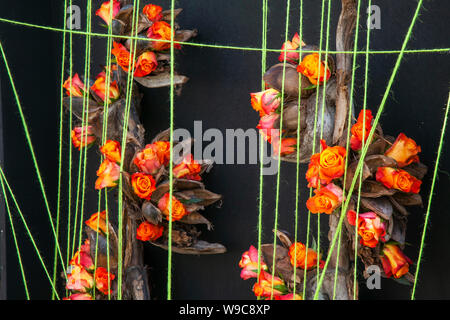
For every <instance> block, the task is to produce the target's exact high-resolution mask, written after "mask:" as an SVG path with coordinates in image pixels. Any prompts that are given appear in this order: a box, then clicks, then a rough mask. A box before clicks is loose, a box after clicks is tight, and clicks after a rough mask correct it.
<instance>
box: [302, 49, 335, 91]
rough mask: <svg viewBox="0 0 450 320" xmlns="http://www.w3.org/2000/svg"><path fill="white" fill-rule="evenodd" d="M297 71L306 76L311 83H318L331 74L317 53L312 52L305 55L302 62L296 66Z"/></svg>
mask: <svg viewBox="0 0 450 320" xmlns="http://www.w3.org/2000/svg"><path fill="white" fill-rule="evenodd" d="M319 67H320V76H319ZM297 72H300V73H301V74H303V75H304V76H306V77H307V78H308V80H309V82H311V83H312V84H313V85H316V84H318V83H319V84H320V83H322V82H323V81H324V79H326V80H328V79H329V78H330V76H331V73H330V70H329V69H328V66H325V63H324V62H322V61H321V60H320V57H319V54H318V53H312V54H308V55H307V56H305V57H304V58H303V60H302V62H301V63H300V64H299V65H298V66H297Z"/></svg>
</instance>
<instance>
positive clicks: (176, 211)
mask: <svg viewBox="0 0 450 320" xmlns="http://www.w3.org/2000/svg"><path fill="white" fill-rule="evenodd" d="M169 202H170V194H169V193H166V194H165V195H164V196H163V197H162V198H161V199H159V202H158V208H159V210H161V212H162V214H164V215H165V216H166V219H167V220H169V216H170V208H169ZM187 214H189V212H188V211H187V210H186V208H185V207H184V205H183V204H182V203H181V202H180V201H179V200H178V199H177V198H175V197H174V196H172V221H175V220H180V219H181V218H183V217H184V216H185V215H187Z"/></svg>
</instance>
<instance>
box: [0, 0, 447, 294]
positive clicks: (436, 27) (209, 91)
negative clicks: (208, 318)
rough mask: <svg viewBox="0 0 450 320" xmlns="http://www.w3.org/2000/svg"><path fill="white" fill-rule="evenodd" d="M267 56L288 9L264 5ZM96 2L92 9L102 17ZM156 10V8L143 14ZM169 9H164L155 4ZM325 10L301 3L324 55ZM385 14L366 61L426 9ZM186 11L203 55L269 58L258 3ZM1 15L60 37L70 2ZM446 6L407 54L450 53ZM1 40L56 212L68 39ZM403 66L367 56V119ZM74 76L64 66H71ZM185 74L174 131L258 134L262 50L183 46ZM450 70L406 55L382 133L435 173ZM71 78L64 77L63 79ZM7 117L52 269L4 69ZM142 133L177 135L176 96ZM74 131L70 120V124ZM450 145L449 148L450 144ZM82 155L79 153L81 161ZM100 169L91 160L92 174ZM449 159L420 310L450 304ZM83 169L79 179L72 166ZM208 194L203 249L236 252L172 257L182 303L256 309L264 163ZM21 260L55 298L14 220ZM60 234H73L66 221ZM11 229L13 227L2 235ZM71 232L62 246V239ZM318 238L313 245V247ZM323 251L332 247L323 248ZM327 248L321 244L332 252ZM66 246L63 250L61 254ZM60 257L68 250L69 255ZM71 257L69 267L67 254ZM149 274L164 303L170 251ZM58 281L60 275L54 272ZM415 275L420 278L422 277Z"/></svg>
mask: <svg viewBox="0 0 450 320" xmlns="http://www.w3.org/2000/svg"><path fill="white" fill-rule="evenodd" d="M269 2H270V3H269V10H270V11H269V19H268V47H269V48H279V47H281V44H282V42H283V41H284V28H285V16H286V3H285V1H269ZM291 2H292V4H291V11H290V24H289V34H290V37H291V36H292V35H293V34H294V33H295V32H296V31H297V29H298V25H299V4H298V2H299V1H291ZM100 3H101V1H94V5H93V8H94V9H93V11H95V10H96V8H98V6H99V5H100ZM146 3H147V2H146ZM153 3H155V4H160V5H163V6H164V7H165V8H169V6H170V2H169V1H153ZM320 3H321V1H317V0H315V1H312V0H304V8H303V10H304V14H303V16H304V20H303V21H304V32H303V34H304V41H305V42H306V43H308V44H318V41H319V34H320V13H321V7H320ZM74 4H79V5H80V6H81V7H82V8H83V9H82V16H83V18H82V25H81V28H82V30H84V29H85V27H86V24H85V14H86V11H85V9H84V5H85V1H74ZM372 4H375V5H378V6H379V7H380V9H381V29H380V30H372V32H371V41H370V48H371V50H397V49H400V47H401V44H402V42H403V40H404V36H405V34H406V31H407V28H408V26H409V24H410V21H411V18H412V16H413V13H414V10H415V8H416V5H417V2H416V1H413V0H408V1H407V0H404V1H381V0H378V1H375V0H374V1H372ZM177 7H181V8H183V9H184V11H183V12H182V14H181V15H180V16H179V18H178V22H179V24H180V25H181V26H182V27H183V28H186V29H189V28H197V29H198V30H199V36H198V37H197V38H196V39H195V42H198V43H208V44H223V45H232V46H245V47H261V32H262V29H261V28H262V8H261V1H256V0H245V1H242V0H227V1H222V0H214V1H210V0H196V1H188V0H183V1H177ZM366 7H367V1H362V8H363V9H362V10H361V22H362V23H361V24H360V28H359V29H360V34H359V39H360V45H359V46H358V47H359V48H360V49H361V50H362V49H364V48H365V34H366V29H365V23H363V22H364V17H365V16H366V15H365V8H366ZM2 8H3V9H2V10H1V14H0V16H1V17H3V18H8V19H13V20H19V21H24V22H29V23H33V24H38V25H49V26H55V27H61V26H62V25H63V21H62V20H63V19H62V17H63V12H64V11H63V10H64V9H63V1H51V2H50V1H47V2H45V1H40V2H38V3H37V2H36V1H31V0H20V1H2ZM449 9H450V3H449V2H448V1H444V0H435V1H424V8H422V10H421V14H420V17H419V20H418V21H417V23H416V26H415V28H414V30H413V36H412V38H411V39H410V42H409V44H408V48H409V49H422V48H443V47H448V46H449V42H448V28H449V27H450V20H449V19H448V12H449ZM331 10H332V12H331V24H330V26H331V29H330V37H329V41H330V42H329V44H330V50H334V49H335V31H336V29H335V28H336V24H337V20H338V16H339V12H340V1H336V0H334V1H332V3H331ZM101 22H102V21H101V20H100V19H99V18H98V17H95V16H94V17H93V31H96V32H105V29H104V28H102V27H101V26H100V23H101ZM0 28H1V29H0V30H1V35H0V41H2V44H3V46H4V48H5V51H6V55H7V57H8V61H9V64H10V68H11V70H12V73H13V76H14V81H15V84H16V88H17V91H18V93H19V96H20V100H21V103H22V106H23V109H24V112H25V116H26V119H27V123H28V126H29V128H30V131H31V137H32V141H33V145H34V147H35V151H36V155H37V159H38V162H39V166H40V169H41V172H42V174H43V179H44V183H45V187H46V191H47V194H48V197H49V201H50V204H51V209H52V212H56V195H57V166H58V160H57V159H58V124H59V90H60V89H59V88H60V87H59V86H60V64H61V51H62V48H61V43H62V42H61V40H62V34H61V33H59V32H53V31H46V30H39V29H33V28H28V27H22V26H15V25H12V24H8V23H3V22H2V23H1V24H0ZM92 48H93V49H92V53H91V54H92V55H91V59H92V60H91V61H92V63H91V75H96V74H97V73H98V72H99V71H100V70H101V68H100V65H101V64H104V61H105V54H106V49H105V48H106V39H105V38H96V37H94V38H93V40H92ZM84 52H85V47H84V36H82V35H74V45H73V54H74V69H73V70H74V72H78V73H79V74H82V73H83V70H84V69H83V66H84V58H85V57H84ZM277 57H278V54H277V53H269V54H268V60H267V61H268V62H267V63H268V66H270V65H271V64H274V63H276V62H277ZM396 58H397V54H372V55H370V60H369V63H370V64H369V77H370V78H369V88H368V100H367V107H368V108H371V109H372V111H374V112H376V110H377V107H378V105H379V103H380V101H381V98H382V96H383V93H384V91H385V89H386V85H387V81H388V79H389V76H390V74H391V71H392V68H393V66H394V63H395V60H396ZM364 63H365V60H364V56H363V55H361V56H360V57H359V58H358V60H357V64H358V66H359V68H358V70H357V75H356V95H355V106H356V109H357V110H359V109H360V108H361V104H362V93H363V80H364V79H363V70H364ZM66 65H67V64H66ZM176 69H177V71H178V72H179V73H181V74H185V75H187V76H189V77H190V81H189V82H188V83H187V84H186V85H185V86H184V88H183V91H182V94H181V95H180V96H179V97H176V105H175V126H176V127H180V128H186V129H188V130H190V131H191V133H193V122H194V120H201V121H203V130H206V129H208V128H218V129H220V130H221V131H222V132H225V129H227V128H242V129H244V130H246V129H248V128H254V127H255V126H256V124H257V122H258V115H257V114H256V113H255V112H254V111H253V110H252V108H251V106H250V97H249V93H250V92H256V91H259V89H260V86H261V53H260V52H258V51H242V50H227V49H217V48H200V47H194V46H184V47H183V49H182V50H181V52H179V53H178V55H177V60H176ZM449 69H450V61H449V59H448V55H447V54H437V53H431V54H405V57H404V59H403V61H402V64H401V67H400V69H399V72H398V75H397V77H396V80H395V83H394V85H393V86H392V90H391V92H390V96H389V98H388V100H387V103H386V106H385V111H384V113H383V115H382V118H381V123H382V125H383V129H384V131H385V132H386V133H387V134H390V135H394V136H395V135H397V134H398V133H400V132H404V133H405V134H406V135H408V136H410V137H412V138H414V139H415V140H416V141H417V143H418V144H419V145H421V147H422V153H421V161H422V162H423V163H425V164H427V165H428V166H429V167H430V169H431V170H432V168H433V166H434V161H435V158H436V151H437V147H438V142H439V137H440V129H441V126H442V122H443V114H444V113H443V111H444V107H445V104H446V102H447V97H448V87H449V82H448V72H449ZM66 76H67V73H66ZM1 79H2V81H1V87H2V95H1V96H2V101H1V103H2V104H1V106H2V115H3V143H4V150H5V155H4V157H5V160H4V164H3V166H4V168H5V172H6V175H7V178H8V179H9V181H10V183H11V185H12V187H13V189H14V191H15V194H16V196H17V198H18V201H19V203H20V204H21V208H22V210H23V212H24V214H25V216H26V219H27V222H28V223H29V225H30V226H31V231H32V233H33V235H34V237H35V239H36V241H37V243H38V246H39V249H40V251H41V253H42V254H43V257H44V259H45V261H46V262H47V264H48V265H50V262H51V261H52V260H53V246H54V243H53V240H52V239H53V237H52V234H51V229H50V226H49V221H48V217H47V213H46V211H45V207H44V203H43V200H42V196H41V193H40V189H39V185H38V183H37V180H36V175H35V172H34V168H33V164H32V160H31V156H30V153H29V150H28V147H27V145H26V140H25V136H24V133H23V129H22V126H21V123H20V119H19V115H18V112H17V107H16V104H15V102H14V97H13V95H12V90H11V87H10V84H9V81H8V79H7V75H6V71H5V68H4V66H3V63H2V67H1ZM144 93H145V97H144V102H143V105H144V108H145V110H144V113H143V121H144V125H145V128H146V131H147V139H148V141H149V140H150V139H151V138H152V137H153V136H154V135H155V134H157V133H158V132H159V131H160V130H163V129H165V128H167V127H168V125H169V120H168V119H169V112H168V108H169V95H168V89H158V90H145V91H144ZM65 125H66V128H67V121H66V122H65ZM65 135H66V136H65V137H64V152H65V155H67V150H68V148H70V145H69V142H68V141H69V140H68V136H67V133H66V134H65ZM448 139H449V138H448V137H447V138H446V141H448ZM77 155H78V152H77V151H74V156H75V157H77ZM88 158H89V162H90V163H92V165H91V164H90V165H89V166H88V173H87V177H88V180H87V184H86V186H87V188H86V191H87V192H86V205H85V215H86V217H88V216H89V215H90V214H91V213H93V212H96V211H97V199H96V195H97V193H96V192H94V189H93V183H94V181H95V170H96V169H97V165H98V154H97V151H96V150H95V148H92V149H91V150H90V151H89V153H88ZM91 161H92V162H91ZM449 161H450V152H449V151H448V149H447V148H445V147H444V149H443V154H442V157H441V166H440V171H439V174H438V179H439V180H438V183H437V186H436V189H435V194H434V198H433V204H432V207H431V220H430V224H429V226H430V227H429V229H428V233H427V239H426V244H427V245H426V247H425V251H424V256H423V261H422V267H421V274H420V277H419V283H418V285H417V294H416V297H417V298H418V299H449V298H450V280H449V278H448V274H447V269H448V267H447V266H448V265H449V263H450V252H449V250H448V245H447V243H448V239H449V235H448V230H449V226H450V217H449V210H448V208H449V207H450V200H449V199H450V198H449V196H448V195H449V190H450V174H449V173H448V171H447V170H448V165H449V163H450V162H449ZM67 165H68V162H67V158H65V159H64V166H63V169H64V175H63V186H64V189H63V193H62V203H63V205H62V216H61V218H62V221H65V219H66V215H65V212H66V209H67V194H66V193H67V192H66V191H67V186H66V183H67V171H68V166H67ZM76 166H77V161H76V159H75V161H74V165H73V167H74V168H76ZM305 167H306V165H302V166H301V169H300V172H299V174H300V181H301V183H302V184H301V187H302V188H301V194H300V208H301V214H300V216H299V230H300V234H299V239H300V241H305V237H306V207H305V202H306V198H307V194H308V189H307V188H306V183H305V181H304V179H303V177H304V173H305ZM431 170H430V173H429V174H428V175H427V176H426V178H425V179H424V183H423V187H422V192H421V194H422V195H423V196H424V198H425V199H428V194H429V189H430V182H431V176H432V173H431ZM295 174H296V170H295V164H289V163H283V164H282V166H281V195H280V210H279V213H280V214H279V228H281V229H284V230H288V231H290V232H293V230H294V209H295ZM205 182H206V185H207V186H208V188H209V189H210V190H212V191H214V192H217V193H220V194H223V195H224V204H223V206H222V208H220V209H218V208H208V209H207V211H206V213H205V215H206V216H207V217H208V218H209V219H210V220H211V221H212V222H213V223H214V226H215V228H214V231H212V232H208V231H206V230H204V232H203V237H204V238H205V239H207V240H209V241H214V242H221V243H223V244H224V245H226V246H227V248H228V252H227V253H226V254H223V255H217V256H180V255H176V254H175V255H174V259H173V274H172V277H173V282H172V283H173V298H174V299H250V298H253V294H252V292H251V287H252V285H253V281H252V280H247V281H243V280H241V279H240V278H239V272H240V269H239V268H238V261H239V259H240V255H241V254H242V252H243V251H245V250H247V249H248V247H249V246H250V244H254V245H256V241H257V219H258V194H259V164H258V165H216V166H215V167H214V169H213V170H212V171H211V172H210V174H209V175H207V176H206V179H205ZM275 182H276V176H268V177H265V179H264V194H263V200H264V211H263V222H264V225H263V230H264V242H271V241H273V239H272V233H271V229H272V227H273V221H274V205H275V188H276V185H275ZM424 212H425V208H424V209H420V208H415V209H412V210H411V215H410V219H409V222H408V232H407V242H408V243H409V244H410V245H409V246H407V248H406V249H405V252H406V254H407V255H408V256H409V257H411V258H412V259H413V260H416V259H417V256H418V244H419V243H420V236H421V232H422V227H423V221H424V219H423V218H424ZM316 220H317V218H316V216H313V217H312V219H311V221H312V224H311V228H312V229H311V230H313V231H314V234H315V233H316V229H317V227H316ZM326 220H327V218H326V217H322V218H321V225H322V226H323V228H322V239H325V238H326V232H327V223H326ZM14 221H15V223H16V227H17V232H18V235H19V236H18V237H19V243H20V249H21V254H22V257H23V260H24V264H25V271H26V277H27V281H28V285H29V288H30V293H31V298H34V299H38V298H39V299H47V298H49V297H50V296H49V292H50V287H49V284H48V280H47V279H46V277H45V274H44V272H43V269H42V268H41V266H40V264H39V261H38V260H37V257H36V254H35V252H34V251H33V248H32V246H31V244H30V242H29V240H28V238H27V236H26V233H25V231H24V229H23V228H22V225H21V222H20V220H19V219H18V217H17V216H16V218H15V220H14ZM63 224H64V222H63ZM7 226H8V224H7ZM6 231H7V244H8V249H7V257H8V259H7V267H8V268H7V271H8V273H7V275H8V277H7V280H8V283H7V284H8V285H7V287H8V291H7V293H8V298H9V299H22V298H24V297H25V295H24V290H23V285H22V282H21V281H22V280H21V278H20V271H19V266H18V262H17V255H16V250H15V248H14V243H13V241H12V236H11V232H10V229H9V227H7V229H6ZM62 233H63V234H65V230H64V228H63V229H62ZM315 237H317V235H315ZM325 244H326V241H323V245H325ZM323 245H322V246H323ZM62 247H63V248H65V243H64V242H63V243H62ZM63 252H64V251H63ZM64 256H65V255H64ZM146 263H147V264H148V265H149V272H150V278H151V283H152V291H153V292H152V295H153V298H155V299H165V297H166V291H165V288H166V270H167V254H166V252H165V251H163V250H161V249H159V248H154V247H147V248H146ZM49 270H52V268H49ZM413 270H414V269H413ZM360 290H361V291H360V298H361V299H408V298H409V296H410V289H409V288H408V287H406V286H403V285H401V284H398V283H396V282H394V281H393V280H388V279H382V290H373V291H369V290H367V289H366V288H365V285H364V282H363V281H361V286H360Z"/></svg>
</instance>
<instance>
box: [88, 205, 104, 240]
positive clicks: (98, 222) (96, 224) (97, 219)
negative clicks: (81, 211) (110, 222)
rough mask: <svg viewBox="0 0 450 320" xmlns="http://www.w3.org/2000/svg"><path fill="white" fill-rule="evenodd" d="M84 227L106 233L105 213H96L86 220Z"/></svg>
mask: <svg viewBox="0 0 450 320" xmlns="http://www.w3.org/2000/svg"><path fill="white" fill-rule="evenodd" d="M85 223H86V225H87V226H88V227H89V228H91V229H92V230H94V231H97V232H98V231H99V230H101V231H102V232H103V233H105V234H106V233H108V230H107V226H106V211H105V210H104V211H102V212H96V213H94V214H93V215H91V217H90V218H89V219H88V220H86V222H85Z"/></svg>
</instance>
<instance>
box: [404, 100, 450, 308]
mask: <svg viewBox="0 0 450 320" xmlns="http://www.w3.org/2000/svg"><path fill="white" fill-rule="evenodd" d="M449 106H450V94H449V97H448V99H447V107H446V108H445V115H444V121H443V124H442V129H441V138H440V140H439V147H438V151H437V157H436V163H435V165H434V171H433V180H432V181H431V188H430V196H429V197H428V205H427V213H426V214H425V222H424V225H423V230H422V238H421V240H420V249H419V257H418V258H417V266H416V274H415V275H414V284H413V288H412V293H411V300H414V299H415V294H416V284H417V279H418V276H419V271H420V263H421V261H422V253H423V248H424V246H425V236H426V232H427V227H428V220H429V217H430V209H431V201H432V199H433V193H434V186H435V184H436V180H437V172H438V168H439V161H440V159H441V153H442V146H443V145H444V136H445V129H446V127H447V120H448V110H449Z"/></svg>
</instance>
